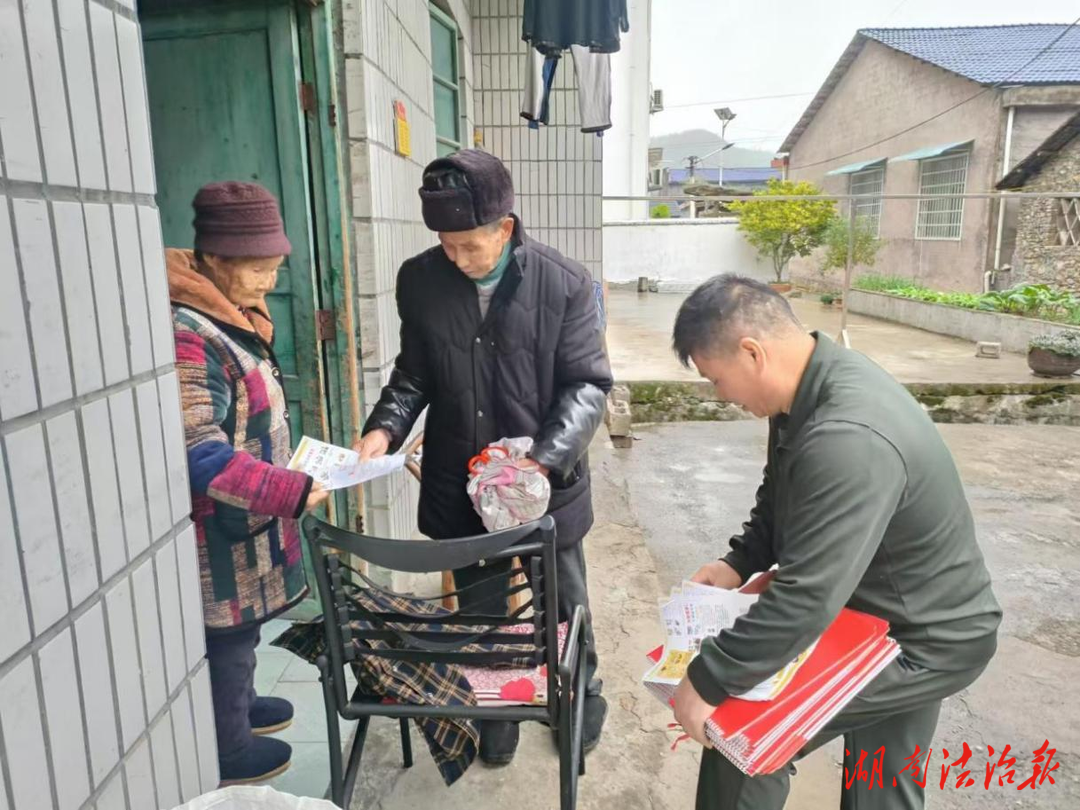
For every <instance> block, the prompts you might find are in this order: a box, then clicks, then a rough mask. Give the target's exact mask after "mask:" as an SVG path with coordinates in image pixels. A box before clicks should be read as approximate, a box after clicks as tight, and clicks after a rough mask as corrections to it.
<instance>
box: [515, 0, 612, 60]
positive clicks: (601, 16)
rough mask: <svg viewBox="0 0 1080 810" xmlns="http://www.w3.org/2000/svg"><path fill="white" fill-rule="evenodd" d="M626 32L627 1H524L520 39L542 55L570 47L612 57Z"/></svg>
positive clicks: (559, 51)
mask: <svg viewBox="0 0 1080 810" xmlns="http://www.w3.org/2000/svg"><path fill="white" fill-rule="evenodd" d="M629 30H630V19H629V17H628V16H627V13H626V0H589V2H587V3H583V2H581V0H525V6H524V9H523V12H522V15H521V38H522V39H523V40H525V41H526V42H528V43H529V44H530V45H532V46H533V47H534V48H536V49H537V50H538V51H540V52H541V53H543V54H558V53H562V52H563V51H565V50H566V49H567V48H569V47H570V46H571V45H583V46H585V47H586V48H588V49H589V50H591V51H592V52H593V53H615V52H616V51H618V50H619V34H620V32H622V33H625V32H626V31H629Z"/></svg>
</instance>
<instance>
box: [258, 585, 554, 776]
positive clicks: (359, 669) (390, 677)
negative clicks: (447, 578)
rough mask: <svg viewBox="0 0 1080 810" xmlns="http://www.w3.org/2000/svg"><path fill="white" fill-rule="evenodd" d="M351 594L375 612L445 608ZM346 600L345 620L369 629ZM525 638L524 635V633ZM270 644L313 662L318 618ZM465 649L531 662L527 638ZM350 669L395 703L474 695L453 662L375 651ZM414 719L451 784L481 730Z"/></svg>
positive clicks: (468, 699) (318, 643)
mask: <svg viewBox="0 0 1080 810" xmlns="http://www.w3.org/2000/svg"><path fill="white" fill-rule="evenodd" d="M351 600H355V602H358V603H359V604H360V606H361V607H362V608H364V609H365V610H368V611H371V612H376V613H386V612H393V613H404V614H411V615H414V616H417V615H428V616H445V615H447V614H448V613H449V611H448V610H446V609H445V608H442V607H440V606H438V605H435V604H432V603H431V602H430V601H426V600H423V599H416V598H406V597H400V596H391V595H389V594H386V593H380V592H379V591H376V590H372V589H367V588H365V589H357V590H356V591H355V592H354V594H353V595H352V596H351ZM351 600H350V603H349V610H350V617H352V618H351V619H350V624H351V625H352V626H353V627H355V628H356V629H358V630H359V629H365V630H371V629H374V628H375V625H374V623H373V622H370V621H368V620H366V619H363V618H360V616H359V611H358V610H357V609H356V606H355V604H354V603H353V601H351ZM393 626H394V629H396V630H400V631H403V632H406V633H420V632H434V633H438V632H444V633H454V632H457V633H474V632H477V631H478V629H479V628H477V627H475V626H469V627H466V626H462V625H454V624H423V623H416V624H407V623H404V622H394V623H393ZM526 638H527V637H526ZM351 643H352V644H353V645H354V646H355V647H357V648H361V647H364V648H366V649H391V648H392V647H393V646H395V645H394V644H393V643H392V642H389V641H368V642H365V641H361V640H359V639H356V638H355V637H354V638H353V640H352V641H351ZM271 644H272V645H273V646H275V647H281V648H282V649H286V650H288V651H289V652H291V653H293V654H294V655H298V656H300V657H301V658H303V659H304V660H305V661H308V662H310V663H312V664H314V663H315V659H316V658H318V657H319V656H320V655H321V654H323V652H324V651H325V650H326V634H325V630H324V625H323V620H322V619H321V618H318V619H314V620H312V621H309V622H296V623H294V624H293V626H292V627H290V628H289V629H288V630H286V631H285V632H283V633H282V634H281V635H280V636H278V637H277V638H276V639H274V640H273V641H272V642H271ZM462 651H464V652H518V651H520V652H521V655H522V657H521V659H520V661H512V662H510V663H509V664H507V665H506V666H521V667H528V666H531V665H532V664H533V659H532V653H533V652H534V647H533V646H532V644H531V643H527V642H526V643H523V644H521V645H516V644H513V645H512V644H490V643H489V644H469V645H466V646H464V647H462ZM353 671H354V673H355V674H356V680H357V682H358V684H359V685H360V689H361V690H362V691H363V692H364V693H365V694H367V695H371V696H376V697H383V698H389V699H391V700H393V701H395V702H399V703H411V704H415V705H428V706H475V705H476V697H475V696H474V694H473V690H472V687H471V686H470V685H469V681H468V680H467V679H466V677H465V676H464V675H463V674H462V672H461V669H460V668H459V667H457V666H455V665H453V664H438V663H422V664H417V663H413V662H409V661H392V660H389V659H386V658H382V657H380V656H378V655H361V656H359V660H358V661H355V662H354V663H353ZM416 725H417V727H418V728H419V729H420V731H421V733H422V734H423V735H424V739H425V740H427V744H428V748H429V749H430V751H431V756H432V757H433V758H434V760H435V765H436V766H437V767H438V769H439V773H441V774H442V777H443V781H445V782H446V784H447V785H452V784H453V783H454V782H456V781H457V780H458V779H460V778H461V777H462V776H463V775H464V773H465V771H466V770H468V768H469V766H470V765H471V764H472V762H473V760H474V759H475V758H476V754H477V750H478V746H479V744H480V733H479V731H478V730H477V728H476V724H475V723H473V722H472V721H469V720H457V719H450V718H417V720H416Z"/></svg>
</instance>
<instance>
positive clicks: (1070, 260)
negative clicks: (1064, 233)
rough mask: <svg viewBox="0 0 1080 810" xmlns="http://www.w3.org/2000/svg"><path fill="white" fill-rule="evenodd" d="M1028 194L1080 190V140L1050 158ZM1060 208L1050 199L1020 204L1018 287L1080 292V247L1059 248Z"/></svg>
mask: <svg viewBox="0 0 1080 810" xmlns="http://www.w3.org/2000/svg"><path fill="white" fill-rule="evenodd" d="M1025 190H1026V191H1055V190H1068V191H1077V190H1080V137H1077V138H1073V140H1072V141H1071V142H1070V143H1069V144H1068V145H1066V147H1065V148H1064V149H1062V150H1061V151H1060V152H1058V153H1057V154H1056V155H1054V156H1053V157H1052V158H1050V160H1048V161H1047V162H1046V164H1045V165H1044V166H1043V168H1042V171H1040V172H1039V174H1038V175H1036V176H1035V177H1034V178H1032V179H1031V180H1030V181H1029V182H1028V184H1027V186H1025ZM1059 207H1060V203H1059V201H1058V200H1056V199H1050V198H1047V199H1025V200H1023V201H1021V204H1020V218H1019V226H1018V232H1017V248H1016V253H1015V254H1014V256H1013V268H1014V269H1013V278H1014V279H1015V281H1016V282H1017V283H1022V284H1049V285H1050V286H1052V287H1055V288H1058V289H1062V290H1072V291H1073V292H1080V245H1069V246H1062V245H1060V244H1058V239H1057V228H1056V225H1055V222H1056V217H1057V214H1056V213H1055V211H1056V209H1059ZM1076 228H1077V226H1075V225H1074V231H1075V229H1076ZM1078 235H1080V234H1078Z"/></svg>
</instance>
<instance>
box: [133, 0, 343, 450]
mask: <svg viewBox="0 0 1080 810" xmlns="http://www.w3.org/2000/svg"><path fill="white" fill-rule="evenodd" d="M177 8H182V9H183V10H182V11H179V10H175V9H177ZM140 17H141V23H142V29H143V40H144V44H143V47H144V52H145V59H146V80H147V95H148V97H149V103H150V121H151V127H152V132H153V143H154V164H155V167H156V171H157V186H158V194H157V202H158V207H159V209H160V211H161V225H162V230H163V232H164V237H165V244H166V246H168V247H191V246H192V244H193V241H194V231H193V229H192V225H191V220H192V209H191V200H192V198H193V197H194V196H195V192H196V191H197V190H198V188H199V187H200V186H202V185H203V184H205V183H209V182H214V181H220V180H244V181H255V182H258V183H261V184H262V185H264V186H266V187H267V188H268V189H270V191H272V192H273V193H274V194H275V195H276V196H277V198H278V199H279V200H280V201H281V208H282V215H283V217H284V219H285V230H286V233H287V234H288V236H289V241H290V242H291V243H292V248H293V250H292V255H291V256H289V257H288V258H287V259H286V261H285V264H284V265H283V266H282V269H281V272H280V273H279V275H278V284H277V288H276V289H275V291H274V292H273V293H272V294H271V295H270V297H269V299H268V303H269V306H270V314H271V316H272V317H273V320H274V330H275V338H274V348H275V352H276V354H277V357H278V361H279V363H280V365H281V370H282V374H283V377H284V380H285V390H286V393H287V396H288V406H289V419H290V423H291V425H292V434H293V440H294V442H296V441H298V440H299V438H300V437H301V436H302V435H304V434H305V433H307V434H310V435H313V436H322V435H324V430H323V426H324V424H325V419H326V414H325V399H324V396H323V386H322V384H321V381H320V356H319V355H320V352H319V347H318V343H317V340H316V326H315V325H316V318H315V310H316V309H317V307H316V303H315V301H316V298H315V290H316V284H317V279H316V270H315V261H314V247H313V237H312V233H313V226H312V207H311V200H310V197H309V188H310V182H309V166H308V155H307V141H306V132H305V123H304V115H303V112H302V109H301V99H300V61H299V44H298V38H297V25H296V19H295V11H294V9H293V5H292V4H291V3H289V2H284V0H282V1H281V2H277V1H275V0H253V1H251V2H245V3H243V4H231V5H230V4H222V3H220V2H207V3H191V2H183V3H179V4H178V3H176V2H170V0H143V2H141V3H140Z"/></svg>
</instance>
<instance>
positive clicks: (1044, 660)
mask: <svg viewBox="0 0 1080 810" xmlns="http://www.w3.org/2000/svg"><path fill="white" fill-rule="evenodd" d="M941 430H942V432H943V434H944V436H945V438H946V441H947V442H948V443H949V446H950V447H951V448H952V450H953V453H954V454H955V456H956V458H957V462H958V465H959V467H960V471H961V475H962V477H963V479H964V482H965V484H966V486H967V488H968V495H969V499H970V501H971V504H972V508H973V511H974V513H975V517H976V521H977V525H978V529H979V536H980V540H981V542H982V546H983V549H984V553H985V554H986V558H987V563H988V565H989V567H990V571H991V574H992V576H993V578H994V587H995V591H996V593H997V596H998V599H999V601H1000V602H1001V603H1002V606H1003V607H1004V609H1005V618H1004V622H1003V625H1002V630H1001V636H1000V646H999V652H998V654H997V656H996V657H995V659H994V660H993V661H992V662H991V664H990V666H989V668H988V669H987V671H986V673H984V675H983V676H982V677H981V678H980V679H979V681H977V682H976V683H975V684H974V685H973V686H972V687H971V688H970V689H968V690H966V691H965V692H964V693H962V694H961V695H958V696H956V697H954V698H951V699H950V700H948V701H946V704H945V708H944V711H943V713H942V718H941V722H940V724H939V727H938V734H937V738H936V739H935V742H934V749H935V751H940V749H941V748H942V747H945V748H948V749H949V750H950V753H952V752H953V751H958V750H959V749H960V748H961V747H962V743H964V742H967V743H968V744H969V745H970V746H971V748H972V750H973V751H974V755H973V758H972V766H973V770H974V772H973V776H975V777H977V779H978V781H977V782H976V785H975V786H973V787H971V788H966V789H963V790H957V789H956V788H954V787H952V786H950V787H947V788H946V789H945V790H940V789H938V788H937V786H936V785H937V781H936V780H937V778H939V774H938V773H936V766H937V765H940V762H941V760H940V759H936V760H935V764H934V767H932V772H931V775H930V780H929V782H928V784H929V785H933V788H932V789H930V790H928V802H927V807H929V808H932V809H933V810H989V809H990V808H1014V807H1023V808H1046V810H1075V808H1077V807H1080V709H1078V708H1077V706H1078V703H1080V700H1078V699H1080V685H1078V678H1077V676H1078V674H1080V667H1078V663H1080V604H1078V598H1080V503H1078V501H1077V493H1080V429H1078V428H1061V427H1046V426H1019V427H1006V426H982V425H943V426H941ZM637 432H638V437H639V440H638V441H636V442H635V445H634V447H633V448H632V449H630V450H614V449H613V448H611V446H610V444H609V443H606V442H603V441H601V440H599V439H598V440H597V442H595V443H594V447H593V450H592V466H593V470H594V477H593V481H594V499H595V504H596V512H597V522H596V526H595V528H594V530H593V531H592V533H591V534H590V535H589V537H588V539H587V540H586V543H587V546H586V548H587V554H588V558H589V575H590V588H591V593H592V599H593V611H594V614H595V621H596V627H597V638H598V645H599V650H600V655H601V675H602V676H603V678H604V682H605V694H606V695H607V697H608V700H609V702H610V703H611V714H610V715H609V718H608V725H607V729H606V735H605V738H604V740H603V741H602V742H601V745H600V747H599V748H598V749H597V750H596V751H595V752H594V753H592V754H591V755H590V756H589V758H588V771H589V772H588V774H587V775H586V776H585V778H584V780H583V782H582V785H581V797H580V801H579V805H578V806H579V807H581V808H583V810H594V809H595V810H599V809H600V808H605V809H606V808H618V809H619V810H638V808H640V809H641V810H668V809H669V808H670V810H684V809H688V808H691V807H693V797H694V785H695V780H696V772H697V761H698V753H697V752H695V751H694V750H693V747H692V746H687V745H682V746H680V748H679V750H677V751H675V752H672V751H670V750H669V746H670V743H671V741H672V740H673V739H674V734H673V733H672V732H670V731H668V730H667V729H666V723H667V722H669V720H670V713H669V712H668V711H667V710H665V708H664V707H663V706H661V705H660V704H659V703H658V702H657V701H656V700H655V699H654V698H652V697H650V696H649V695H648V694H646V693H645V692H644V691H643V690H642V689H641V687H640V686H639V684H638V679H639V677H640V675H641V673H642V671H643V669H644V659H643V654H644V652H645V651H646V650H647V649H649V648H650V647H651V645H653V644H655V643H656V642H657V641H658V640H659V634H660V628H659V623H658V621H657V617H656V612H657V611H656V600H657V599H658V598H660V596H661V594H666V593H667V590H668V588H669V587H670V585H671V584H673V583H675V582H678V581H679V580H681V579H682V578H683V577H685V576H687V575H689V574H690V573H692V572H693V571H694V570H695V569H696V568H697V566H698V565H699V564H700V563H701V562H703V561H706V560H709V559H714V558H715V557H717V556H718V555H719V554H720V553H722V551H723V549H724V547H725V546H726V538H727V537H729V536H730V535H731V534H732V533H733V532H735V531H737V530H738V527H739V525H740V524H741V522H742V521H743V520H744V519H745V518H746V516H747V513H748V511H749V508H750V505H751V503H752V498H753V494H754V490H755V489H756V486H757V483H758V480H759V477H760V473H761V466H762V464H763V458H764V447H765V425H764V424H763V423H760V422H726V423H705V424H671V425H663V426H657V427H651V428H641V429H638V430H637ZM1047 739H1048V740H1049V741H1050V745H1051V747H1055V748H1057V755H1056V757H1055V759H1056V761H1060V762H1061V766H1060V768H1059V770H1058V771H1057V772H1055V774H1054V776H1055V778H1056V779H1057V784H1056V785H1051V784H1049V782H1047V783H1045V784H1044V785H1043V786H1042V787H1041V788H1039V789H1038V790H1037V791H1025V792H1023V793H1019V792H1017V791H1016V790H1015V787H1010V786H1006V787H1005V788H998V787H996V786H995V787H994V788H992V789H991V790H989V791H987V790H984V789H983V787H982V773H983V771H982V769H983V767H984V764H985V762H986V759H987V748H988V746H993V747H994V749H995V751H1000V749H1001V748H1002V747H1004V746H1005V745H1011V746H1012V749H1013V752H1014V754H1015V755H1016V756H1017V760H1018V761H1017V768H1016V772H1017V777H1018V779H1017V783H1019V782H1021V781H1023V780H1024V779H1026V778H1027V776H1028V775H1030V773H1031V770H1030V765H1029V762H1030V759H1031V752H1032V751H1034V750H1035V749H1036V748H1037V747H1038V746H1040V745H1041V744H1042V743H1043V741H1044V740H1047ZM414 748H415V750H416V753H417V764H416V766H415V767H414V768H413V769H412V770H410V771H403V770H402V769H401V768H400V760H399V758H398V757H399V754H398V747H397V741H396V725H395V724H394V723H392V722H390V721H384V722H381V723H378V722H377V723H373V724H372V739H371V741H370V742H369V747H368V752H369V753H368V754H367V755H366V758H365V759H366V764H365V767H364V772H363V776H362V780H361V784H360V786H359V787H358V790H357V794H356V799H355V801H354V804H353V810H360V808H381V810H406V809H408V810H412V809H413V808H422V807H434V806H438V807H439V808H440V810H479V809H481V808H514V810H517V809H518V808H521V810H526V808H545V809H546V808H556V807H558V779H557V759H556V756H555V752H554V749H553V747H552V745H551V741H550V737H549V734H548V732H547V731H546V730H545V729H543V728H541V727H539V726H537V725H535V724H529V725H526V726H523V729H522V745H521V748H520V750H519V754H518V757H517V759H516V760H515V761H514V763H513V764H512V765H510V766H509V767H506V768H500V769H492V768H487V767H485V766H483V765H481V764H479V763H478V764H477V765H475V766H474V767H473V768H472V769H471V770H470V771H469V773H468V774H466V776H465V777H464V778H463V779H462V780H461V781H460V782H459V783H458V784H457V785H455V786H454V787H452V788H449V789H447V788H444V787H443V785H442V783H441V780H440V779H439V777H438V774H437V772H436V771H435V768H434V766H433V765H432V763H431V760H430V757H428V756H427V755H426V753H425V752H424V751H423V743H422V742H421V740H420V738H419V736H418V735H416V734H414ZM838 753H841V751H840V749H839V744H838V743H836V742H834V743H832V744H830V745H828V746H825V747H824V748H822V749H821V750H819V751H817V752H815V753H814V754H813V755H811V756H810V757H808V758H807V759H806V760H804V761H803V762H802V763H801V764H800V766H799V775H798V776H797V777H796V778H795V780H794V782H793V789H792V793H791V798H790V799H789V802H788V805H787V807H788V808H789V810H818V808H827V809H829V810H831V808H836V807H838V800H839V785H840V778H841V772H840V770H839V768H838V766H837V755H838Z"/></svg>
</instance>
